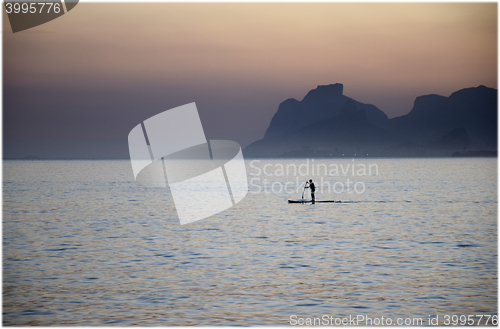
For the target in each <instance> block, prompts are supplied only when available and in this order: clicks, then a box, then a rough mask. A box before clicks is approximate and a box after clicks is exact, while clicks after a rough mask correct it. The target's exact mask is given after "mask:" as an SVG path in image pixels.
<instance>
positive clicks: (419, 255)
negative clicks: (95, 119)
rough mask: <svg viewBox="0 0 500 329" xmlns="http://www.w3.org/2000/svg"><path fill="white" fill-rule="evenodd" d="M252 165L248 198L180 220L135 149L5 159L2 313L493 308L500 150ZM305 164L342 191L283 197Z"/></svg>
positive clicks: (279, 318) (279, 313) (337, 313)
mask: <svg viewBox="0 0 500 329" xmlns="http://www.w3.org/2000/svg"><path fill="white" fill-rule="evenodd" d="M307 161H309V162H307ZM246 165H247V173H248V179H249V193H248V194H247V196H246V197H245V198H244V199H243V200H242V201H241V202H240V203H238V204H236V205H235V206H234V207H232V208H230V209H227V210H225V211H223V212H222V213H219V214H217V215H214V216H212V217H209V218H206V219H204V220H201V221H198V222H195V223H191V224H187V225H180V224H179V220H178V218H177V214H176V211H175V206H174V203H173V201H172V198H171V196H170V192H169V190H168V188H167V189H162V188H144V187H140V186H138V185H137V184H136V183H135V181H134V180H133V176H132V169H131V166H130V162H129V161H125V160H116V161H111V160H102V161H91V160H88V161H83V160H82V161H4V162H3V324H4V325H18V326H27V325H43V326H52V325H64V326H72V325H79V326H82V325H85V326H93V325H106V326H111V325H117V326H128V325H141V326H156V325H161V326H170V325H230V326H239V325H274V326H282V325H289V324H290V323H291V316H292V318H293V319H303V321H306V320H305V319H307V318H314V317H316V318H318V317H322V316H324V315H326V316H331V317H333V318H346V317H349V316H351V317H356V316H365V317H371V318H380V317H382V316H383V317H384V318H391V319H393V320H394V321H396V319H398V318H401V319H409V318H421V319H422V320H423V324H428V323H427V322H428V319H429V316H431V317H433V318H435V317H436V316H438V320H439V323H440V324H444V321H446V318H445V316H446V315H448V316H451V315H466V316H468V315H473V317H472V318H473V319H475V321H478V320H479V317H477V316H476V315H497V314H498V309H497V300H498V296H497V294H498V290H497V275H498V273H497V261H498V259H497V257H498V255H497V238H498V233H497V232H498V231H497V159H496V158H495V159H486V158H461V159H458V158H443V159H355V160H352V159H315V160H314V161H312V160H299V159H295V160H294V159H291V160H266V161H264V160H262V161H250V160H247V161H246ZM370 165H371V167H370ZM363 167H364V168H365V170H364V171H363ZM325 168H326V170H327V171H325ZM368 168H370V169H371V172H370V171H369V170H368ZM353 169H354V171H353ZM294 170H295V171H294ZM313 170H314V172H313ZM287 171H288V172H287ZM318 171H319V172H318ZM309 178H312V179H314V181H315V182H316V186H317V188H318V190H317V193H316V199H317V200H331V199H333V200H337V201H339V200H340V201H343V202H342V203H333V204H332V203H325V204H315V205H311V204H288V203H287V200H288V199H300V198H301V195H302V191H303V183H304V182H305V180H306V179H309ZM348 179H349V183H348V182H347V180H348ZM208 195H209V194H208V192H207V196H208ZM305 196H306V197H308V191H306V192H305ZM482 321H483V322H482V323H480V324H484V321H485V319H483V320H482ZM358 324H363V323H358ZM368 324H369V323H368ZM476 324H477V322H476ZM490 324H491V322H490Z"/></svg>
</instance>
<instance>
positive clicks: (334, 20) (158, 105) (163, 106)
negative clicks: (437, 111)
mask: <svg viewBox="0 0 500 329" xmlns="http://www.w3.org/2000/svg"><path fill="white" fill-rule="evenodd" d="M3 72H4V80H3V85H4V90H3V91H4V94H3V97H4V102H3V112H4V156H7V157H9V156H25V155H39V156H42V157H46V156H47V157H49V156H53V157H57V156H61V157H64V156H68V157H71V156H72V155H73V154H76V153H71V152H77V153H78V152H80V153H81V154H82V156H87V154H95V155H96V156H105V154H109V155H110V156H111V157H113V156H122V155H124V157H125V156H127V152H126V147H127V135H128V133H129V131H130V130H131V129H132V128H133V127H134V126H135V125H136V124H137V123H139V122H141V121H143V120H144V119H147V118H149V117H150V116H152V115H155V114H157V113H159V112H162V111H164V110H167V109H170V108H172V107H176V106H179V105H183V104H186V103H190V102H193V101H194V102H196V104H197V106H198V110H199V112H200V116H201V119H202V123H203V125H204V128H205V133H206V137H207V138H208V139H229V140H234V141H237V142H239V143H240V144H241V145H242V146H246V145H247V144H248V143H250V142H253V141H255V140H257V139H260V138H262V137H263V135H264V132H265V130H266V129H267V127H268V125H269V122H270V120H271V118H272V116H273V115H274V113H275V112H276V110H277V109H278V105H279V103H280V102H282V101H284V100H285V99H287V98H291V97H293V98H296V99H298V100H301V99H302V98H303V97H304V96H305V95H306V93H307V92H308V91H309V90H311V89H314V88H315V87H316V86H317V85H324V84H330V83H337V82H338V83H343V84H344V94H345V95H347V96H349V97H352V98H354V99H356V100H358V101H360V102H364V103H371V104H374V105H375V106H377V107H378V108H380V109H381V110H382V111H384V112H385V113H386V114H387V115H388V116H389V117H395V116H399V115H403V114H406V113H408V112H409V111H410V110H411V108H412V106H413V101H414V99H415V97H417V96H420V95H425V94H431V93H435V94H440V95H444V96H449V95H450V94H451V93H452V92H454V91H456V90H459V89H462V88H467V87H475V86H479V85H486V86H488V87H493V88H497V4H495V3H483V4H480V3H439V4H438V3H413V4H410V3H385V4H375V3H274V4H265V3H245V4H243V3H240V4H235V3H219V4H215V3H202V4H200V3H184V4H180V3H143V4H138V3H108V4H105V3H79V4H78V5H77V6H76V7H75V8H74V9H73V10H72V11H70V12H69V13H67V14H65V15H63V16H62V17H60V18H58V19H55V20H53V21H51V22H48V23H46V24H43V25H40V26H38V27H35V28H32V29H29V30H26V31H23V32H18V33H15V34H13V33H12V31H11V29H10V26H9V21H8V18H7V16H6V14H5V11H4V16H3ZM6 143H11V144H10V145H11V146H8V145H7V146H5V144H6ZM72 143H75V144H72ZM78 143H80V144H78ZM113 143H115V144H113ZM42 144H43V145H44V146H43V147H42V146H41V145H42ZM77 144H78V145H80V146H79V147H81V149H78V147H77V146H74V147H72V146H71V145H77ZM37 145H38V146H37ZM51 145H52V146H51ZM82 145H83V146H82ZM92 145H95V149H92V148H93V146H92ZM113 145H118V146H116V147H114V146H113ZM107 147H108V148H114V151H111V150H110V149H106V148H107ZM55 148H57V150H56V149H55ZM99 148H100V149H99ZM98 149H99V151H98ZM77 150H78V151H77ZM9 152H10V153H9ZM37 152H38V153H39V154H37ZM58 152H59V153H58ZM65 152H66V153H65ZM124 152H125V153H124ZM123 153H124V154H123ZM88 156H92V155H88Z"/></svg>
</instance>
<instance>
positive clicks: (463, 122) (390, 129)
mask: <svg viewBox="0 0 500 329" xmlns="http://www.w3.org/2000/svg"><path fill="white" fill-rule="evenodd" d="M496 120H497V90H496V89H493V88H488V87H485V86H479V87H476V88H467V89H462V90H459V91H457V92H454V93H453V94H451V95H450V96H449V97H444V96H439V95H425V96H419V97H417V98H416V99H415V102H414V106H413V108H412V110H411V111H410V112H409V113H408V114H406V115H403V116H400V117H397V118H393V119H388V118H387V115H386V114H385V113H384V112H382V111H381V110H380V109H378V108H377V107H375V106H374V105H371V104H364V103H361V102H358V101H356V100H354V99H352V98H350V97H347V96H344V95H343V85H342V84H339V83H336V84H331V85H327V86H318V87H317V88H316V89H313V90H311V91H309V92H308V93H307V95H306V96H305V97H304V99H302V101H298V100H296V99H293V98H291V99H287V100H285V101H284V102H282V103H281V104H280V105H279V107H278V111H277V112H276V114H275V115H274V117H273V118H272V120H271V123H270V125H269V128H268V129H267V131H266V133H265V135H264V138H263V139H261V140H259V141H256V142H254V143H252V144H250V145H248V146H247V147H246V148H245V150H244V154H245V156H247V157H282V156H285V157H286V156H290V157H302V156H308V157H310V156H450V155H451V154H452V152H455V151H464V150H467V149H469V148H476V149H485V150H496V147H497V137H496V136H497V121H496Z"/></svg>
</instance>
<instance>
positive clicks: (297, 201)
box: [288, 199, 342, 203]
mask: <svg viewBox="0 0 500 329" xmlns="http://www.w3.org/2000/svg"><path fill="white" fill-rule="evenodd" d="M288 203H312V200H311V199H298V200H288ZM314 203H342V201H340V200H339V201H334V200H316V201H314Z"/></svg>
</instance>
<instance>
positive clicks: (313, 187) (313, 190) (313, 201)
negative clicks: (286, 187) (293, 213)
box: [306, 179, 316, 204]
mask: <svg viewBox="0 0 500 329" xmlns="http://www.w3.org/2000/svg"><path fill="white" fill-rule="evenodd" d="M306 188H310V189H311V200H312V204H315V201H316V200H315V198H314V192H316V186H314V183H313V180H312V179H310V180H309V186H306Z"/></svg>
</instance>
